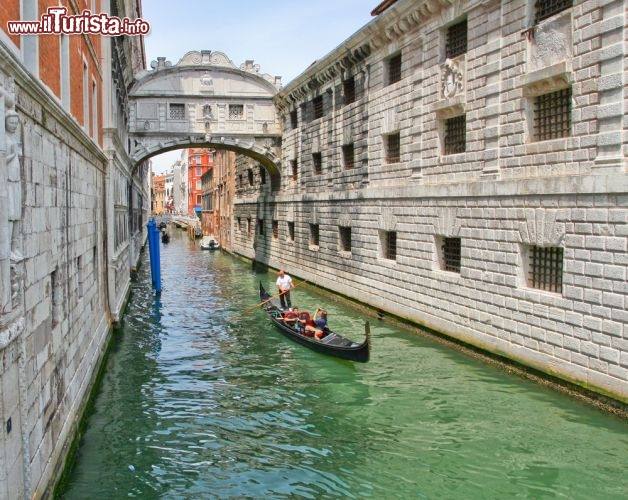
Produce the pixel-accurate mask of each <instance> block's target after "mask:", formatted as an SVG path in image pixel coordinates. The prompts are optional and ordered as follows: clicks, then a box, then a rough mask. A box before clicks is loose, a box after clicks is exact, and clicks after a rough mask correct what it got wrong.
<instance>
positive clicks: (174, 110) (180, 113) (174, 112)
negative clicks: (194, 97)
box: [168, 104, 185, 120]
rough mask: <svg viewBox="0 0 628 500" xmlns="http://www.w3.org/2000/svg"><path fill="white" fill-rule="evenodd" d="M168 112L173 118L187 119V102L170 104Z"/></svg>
mask: <svg viewBox="0 0 628 500" xmlns="http://www.w3.org/2000/svg"><path fill="white" fill-rule="evenodd" d="M168 112H169V115H168V116H170V119H171V120H185V104H169V105H168Z"/></svg>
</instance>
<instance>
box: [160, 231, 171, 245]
mask: <svg viewBox="0 0 628 500" xmlns="http://www.w3.org/2000/svg"><path fill="white" fill-rule="evenodd" d="M161 242H162V243H164V244H165V243H170V235H169V234H168V233H167V232H166V231H164V232H163V233H161Z"/></svg>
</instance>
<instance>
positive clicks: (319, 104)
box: [312, 95, 323, 120]
mask: <svg viewBox="0 0 628 500" xmlns="http://www.w3.org/2000/svg"><path fill="white" fill-rule="evenodd" d="M312 106H313V107H314V119H315V120H316V119H317V118H322V117H323V96H322V95H319V96H318V97H315V98H314V99H313V100H312Z"/></svg>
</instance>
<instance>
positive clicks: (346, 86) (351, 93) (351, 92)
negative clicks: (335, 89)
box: [342, 77, 355, 104]
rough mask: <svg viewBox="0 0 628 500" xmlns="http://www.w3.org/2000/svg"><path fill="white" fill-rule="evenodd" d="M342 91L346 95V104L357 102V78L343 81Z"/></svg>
mask: <svg viewBox="0 0 628 500" xmlns="http://www.w3.org/2000/svg"><path fill="white" fill-rule="evenodd" d="M342 93H343V95H344V96H345V104H351V103H352V102H355V78H354V77H351V78H347V79H346V80H343V82H342Z"/></svg>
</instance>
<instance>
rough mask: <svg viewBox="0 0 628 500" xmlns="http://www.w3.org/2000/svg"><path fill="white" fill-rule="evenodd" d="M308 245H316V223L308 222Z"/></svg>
mask: <svg viewBox="0 0 628 500" xmlns="http://www.w3.org/2000/svg"><path fill="white" fill-rule="evenodd" d="M310 245H311V246H315V247H317V246H318V224H310Z"/></svg>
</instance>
